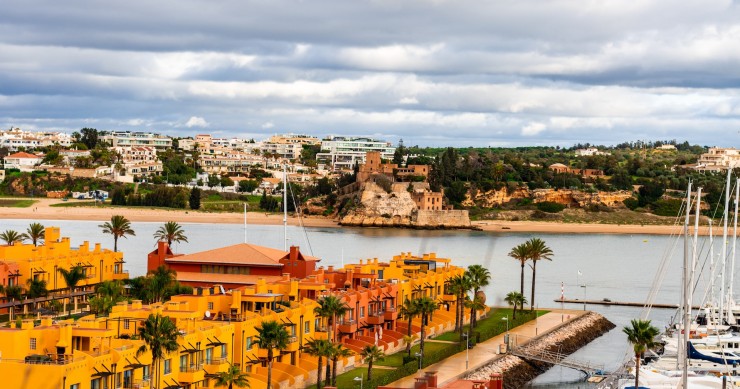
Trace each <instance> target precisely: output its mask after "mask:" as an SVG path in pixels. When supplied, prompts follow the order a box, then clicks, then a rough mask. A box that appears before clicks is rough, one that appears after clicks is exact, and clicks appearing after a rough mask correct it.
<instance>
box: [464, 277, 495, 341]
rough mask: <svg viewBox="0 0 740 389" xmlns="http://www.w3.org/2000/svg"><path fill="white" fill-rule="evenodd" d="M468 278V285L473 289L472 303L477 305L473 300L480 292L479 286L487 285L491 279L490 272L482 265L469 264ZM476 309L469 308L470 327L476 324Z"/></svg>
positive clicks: (472, 327) (475, 299) (476, 298)
mask: <svg viewBox="0 0 740 389" xmlns="http://www.w3.org/2000/svg"><path fill="white" fill-rule="evenodd" d="M467 273H468V278H469V279H470V285H471V286H472V289H473V303H474V304H473V305H474V306H478V305H476V304H475V302H476V301H477V300H479V299H478V292H480V290H481V288H483V287H486V286H488V283H489V282H490V281H491V272H490V271H488V269H486V268H485V267H483V266H482V265H470V266H468V270H467ZM481 303H483V301H481ZM481 305H483V308H482V309H485V304H481ZM477 313H478V310H477V309H476V308H474V307H471V308H470V329H471V330H472V329H474V328H475V325H476V321H477V319H476V317H477Z"/></svg>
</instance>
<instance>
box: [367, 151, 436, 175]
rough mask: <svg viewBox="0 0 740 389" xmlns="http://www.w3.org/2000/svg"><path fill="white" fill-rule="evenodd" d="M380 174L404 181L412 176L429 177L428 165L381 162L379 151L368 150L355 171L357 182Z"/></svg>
mask: <svg viewBox="0 0 740 389" xmlns="http://www.w3.org/2000/svg"><path fill="white" fill-rule="evenodd" d="M378 174H382V175H385V176H387V177H388V178H389V179H390V180H391V181H406V180H408V179H410V178H411V177H413V176H418V177H424V180H426V179H427V177H429V165H408V166H406V167H405V168H404V167H399V166H398V165H397V164H395V163H383V161H382V159H381V155H380V152H379V151H368V152H367V154H366V155H365V163H364V164H362V165H360V169H359V171H358V172H357V182H365V181H368V180H370V179H371V178H372V177H373V176H375V175H378Z"/></svg>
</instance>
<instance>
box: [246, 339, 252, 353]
mask: <svg viewBox="0 0 740 389" xmlns="http://www.w3.org/2000/svg"><path fill="white" fill-rule="evenodd" d="M251 349H252V337H251V336H248V337H247V347H246V350H247V351H249V350H251Z"/></svg>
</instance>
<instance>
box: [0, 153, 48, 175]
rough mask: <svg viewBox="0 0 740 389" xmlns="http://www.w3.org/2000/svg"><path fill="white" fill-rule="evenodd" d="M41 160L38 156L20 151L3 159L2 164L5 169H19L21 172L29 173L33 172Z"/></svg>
mask: <svg viewBox="0 0 740 389" xmlns="http://www.w3.org/2000/svg"><path fill="white" fill-rule="evenodd" d="M42 160H43V158H42V157H39V156H38V155H35V154H30V153H26V152H22V151H21V152H18V153H14V154H10V155H8V156H7V157H4V158H3V163H4V165H5V169H20V171H22V172H30V171H32V170H34V169H35V168H36V166H38V164H40V163H41V161H42Z"/></svg>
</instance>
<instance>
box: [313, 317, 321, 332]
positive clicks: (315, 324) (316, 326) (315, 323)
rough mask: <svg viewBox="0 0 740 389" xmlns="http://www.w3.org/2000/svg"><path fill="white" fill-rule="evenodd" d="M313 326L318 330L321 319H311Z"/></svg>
mask: <svg viewBox="0 0 740 389" xmlns="http://www.w3.org/2000/svg"><path fill="white" fill-rule="evenodd" d="M313 328H315V329H316V331H318V330H319V328H321V319H316V320H314V321H313Z"/></svg>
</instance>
